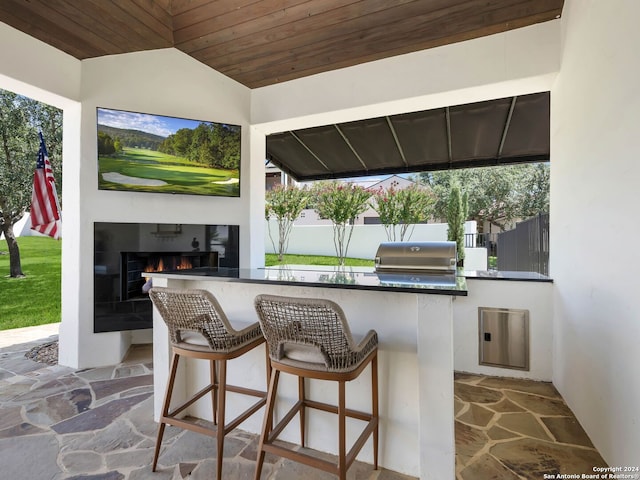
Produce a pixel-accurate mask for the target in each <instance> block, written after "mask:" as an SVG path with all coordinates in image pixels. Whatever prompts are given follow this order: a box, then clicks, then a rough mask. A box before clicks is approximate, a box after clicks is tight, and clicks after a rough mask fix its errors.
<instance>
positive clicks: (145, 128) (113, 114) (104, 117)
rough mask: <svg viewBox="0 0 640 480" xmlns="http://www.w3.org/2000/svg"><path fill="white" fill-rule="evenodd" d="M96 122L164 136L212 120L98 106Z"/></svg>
mask: <svg viewBox="0 0 640 480" xmlns="http://www.w3.org/2000/svg"><path fill="white" fill-rule="evenodd" d="M98 123H99V124H100V125H106V126H108V127H115V128H126V129H130V130H140V131H142V132H146V133H152V134H154V135H160V136H161V137H165V138H166V137H168V136H169V135H172V134H174V133H176V131H178V130H180V129H181V128H189V129H194V128H196V127H197V126H198V125H200V124H201V123H212V122H203V121H199V120H188V119H185V118H175V117H163V116H162V115H151V114H148V113H135V112H125V111H123V110H109V109H106V108H98Z"/></svg>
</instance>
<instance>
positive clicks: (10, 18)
mask: <svg viewBox="0 0 640 480" xmlns="http://www.w3.org/2000/svg"><path fill="white" fill-rule="evenodd" d="M563 3H564V0H2V1H0V21H1V22H4V23H6V24H8V25H11V26H12V27H14V28H17V29H18V30H21V31H23V32H25V33H27V34H29V35H31V36H33V37H35V38H38V39H40V40H42V41H44V42H46V43H48V44H50V45H52V46H54V47H56V48H58V49H60V50H62V51H64V52H66V53H68V54H70V55H72V56H74V57H76V58H78V59H85V58H93V57H100V56H103V55H112V54H119V53H127V52H135V51H142V50H152V49H158V48H168V47H175V48H177V49H179V50H181V51H183V52H185V53H187V54H188V55H191V56H192V57H193V58H195V59H197V60H199V61H200V62H202V63H204V64H206V65H208V66H210V67H211V68H214V69H215V70H217V71H219V72H221V73H223V74H225V75H227V76H229V77H230V78H232V79H234V80H236V81H238V82H240V83H242V84H244V85H246V86H247V87H250V88H257V87H261V86H265V85H271V84H275V83H279V82H283V81H287V80H292V79H296V78H300V77H304V76H307V75H313V74H316V73H320V72H325V71H330V70H335V69H338V68H343V67H348V66H352V65H356V64H360V63H364V62H369V61H372V60H379V59H382V58H386V57H390V56H394V55H399V54H403V53H409V52H414V51H418V50H424V49H427V48H433V47H437V46H441V45H446V44H450V43H455V42H460V41H463V40H468V39H472V38H477V37H481V36H485V35H490V34H494V33H498V32H503V31H506V30H511V29H514V28H519V27H524V26H527V25H531V24H534V23H539V22H544V21H547V20H552V19H554V18H558V17H559V16H560V14H561V12H562V7H563ZM7 47H8V46H3V48H7Z"/></svg>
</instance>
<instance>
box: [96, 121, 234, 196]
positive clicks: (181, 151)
mask: <svg viewBox="0 0 640 480" xmlns="http://www.w3.org/2000/svg"><path fill="white" fill-rule="evenodd" d="M97 117H98V139H97V141H98V189H100V190H125V191H133V192H154V193H173V194H188V195H214V196H224V197H239V196H240V135H241V127H240V126H239V125H232V124H228V123H216V122H205V121H199V120H191V119H187V118H177V117H165V116H162V115H153V114H148V113H136V112H127V111H123V110H112V109H107V108H98V109H97Z"/></svg>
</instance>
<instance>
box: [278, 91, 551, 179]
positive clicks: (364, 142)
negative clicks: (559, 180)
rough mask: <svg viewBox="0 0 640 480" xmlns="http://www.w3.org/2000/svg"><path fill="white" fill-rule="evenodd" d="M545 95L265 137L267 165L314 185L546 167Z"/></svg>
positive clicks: (405, 114) (548, 140) (546, 115)
mask: <svg viewBox="0 0 640 480" xmlns="http://www.w3.org/2000/svg"><path fill="white" fill-rule="evenodd" d="M549 102H550V97H549V92H540V93H534V94H529V95H523V96H518V97H507V98H501V99H497V100H489V101H484V102H477V103H469V104H466V105H456V106H451V107H446V108H437V109H433V110H424V111H419V112H412V113H403V114H399V115H390V116H385V117H378V118H370V119H366V120H360V121H355V122H347V123H340V124H334V125H324V126H320V127H313V128H305V129H301V130H294V131H287V132H281V133H276V134H272V135H269V136H268V137H267V157H268V159H269V160H270V161H271V162H273V163H274V164H275V165H277V166H278V167H279V168H280V169H281V170H283V171H284V172H287V173H288V174H290V175H291V176H293V177H294V178H295V179H297V180H300V181H304V180H319V179H329V178H345V177H356V176H364V175H376V174H394V173H405V172H421V171H435V170H446V169H451V168H467V167H481V166H490V165H504V164H514V163H522V162H539V161H547V160H549V143H550V130H549V128H550V127H549V108H550V104H549Z"/></svg>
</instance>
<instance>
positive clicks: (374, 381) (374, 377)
mask: <svg viewBox="0 0 640 480" xmlns="http://www.w3.org/2000/svg"><path fill="white" fill-rule="evenodd" d="M371 405H372V408H371V414H372V415H373V418H378V419H379V418H380V417H379V413H378V354H377V353H376V354H375V355H374V356H373V359H372V360H371ZM379 425H380V421H379V420H378V423H377V424H376V428H375V430H374V431H373V469H374V470H377V469H378V430H379Z"/></svg>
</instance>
